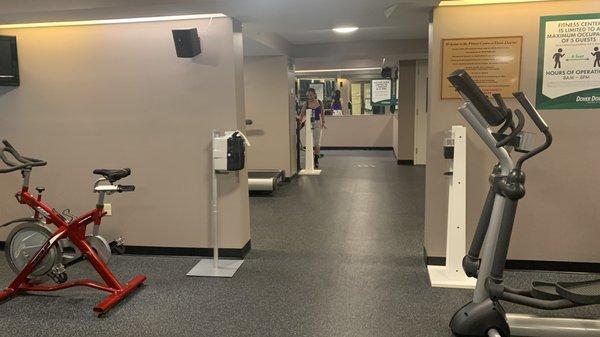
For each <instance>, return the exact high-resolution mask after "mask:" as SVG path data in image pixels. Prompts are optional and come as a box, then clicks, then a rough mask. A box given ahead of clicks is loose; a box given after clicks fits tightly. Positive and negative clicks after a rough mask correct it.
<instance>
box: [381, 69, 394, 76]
mask: <svg viewBox="0 0 600 337" xmlns="http://www.w3.org/2000/svg"><path fill="white" fill-rule="evenodd" d="M381 77H383V78H392V68H390V67H385V68H382V69H381Z"/></svg>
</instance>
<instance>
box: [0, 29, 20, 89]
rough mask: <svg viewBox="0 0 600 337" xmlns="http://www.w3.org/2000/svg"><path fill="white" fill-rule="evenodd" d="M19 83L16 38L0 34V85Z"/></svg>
mask: <svg viewBox="0 0 600 337" xmlns="http://www.w3.org/2000/svg"><path fill="white" fill-rule="evenodd" d="M19 83H20V80H19V58H18V55H17V38H16V37H14V36H0V86H18V85H19Z"/></svg>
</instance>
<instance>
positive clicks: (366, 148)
mask: <svg viewBox="0 0 600 337" xmlns="http://www.w3.org/2000/svg"><path fill="white" fill-rule="evenodd" d="M321 150H364V151H393V150H394V148H393V147H388V146H321Z"/></svg>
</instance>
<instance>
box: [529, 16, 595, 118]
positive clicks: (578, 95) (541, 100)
mask: <svg viewBox="0 0 600 337" xmlns="http://www.w3.org/2000/svg"><path fill="white" fill-rule="evenodd" d="M537 75H538V76H537V95H536V107H537V108H538V109H598V108H600V13H597V14H580V15H556V16H542V17H541V18H540V43H539V50H538V73H537Z"/></svg>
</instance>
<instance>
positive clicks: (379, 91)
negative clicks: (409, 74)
mask: <svg viewBox="0 0 600 337" xmlns="http://www.w3.org/2000/svg"><path fill="white" fill-rule="evenodd" d="M391 99H392V80H390V79H380V80H372V81H371V102H373V103H384V102H388V103H389V101H391Z"/></svg>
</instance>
